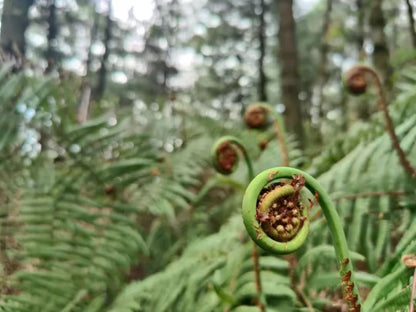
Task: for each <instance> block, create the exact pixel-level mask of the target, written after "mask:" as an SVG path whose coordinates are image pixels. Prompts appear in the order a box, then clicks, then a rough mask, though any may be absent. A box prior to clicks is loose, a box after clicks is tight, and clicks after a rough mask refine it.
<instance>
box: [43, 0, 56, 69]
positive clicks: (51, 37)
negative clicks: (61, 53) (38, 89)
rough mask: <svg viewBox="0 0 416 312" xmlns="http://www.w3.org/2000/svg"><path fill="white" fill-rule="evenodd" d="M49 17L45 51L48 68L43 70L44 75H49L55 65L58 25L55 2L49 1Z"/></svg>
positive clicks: (53, 0)
mask: <svg viewBox="0 0 416 312" xmlns="http://www.w3.org/2000/svg"><path fill="white" fill-rule="evenodd" d="M48 6H49V7H48V9H49V16H48V35H47V39H48V47H47V50H46V61H47V62H48V66H47V67H46V69H45V73H50V72H51V71H52V70H53V68H54V66H55V64H56V49H55V44H56V42H55V40H56V36H57V34H58V25H57V23H56V4H55V0H49V5H48Z"/></svg>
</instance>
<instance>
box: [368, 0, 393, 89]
mask: <svg viewBox="0 0 416 312" xmlns="http://www.w3.org/2000/svg"><path fill="white" fill-rule="evenodd" d="M371 3H372V7H371V14H370V28H371V39H372V41H373V45H374V51H373V55H372V58H373V64H374V67H375V69H376V70H377V72H378V73H379V74H380V76H381V78H382V82H383V85H384V87H385V88H386V91H388V90H389V89H390V86H391V85H390V76H391V67H390V62H389V48H388V45H387V40H386V35H385V33H384V27H385V26H386V20H385V19H384V16H383V10H382V0H373V1H372V2H371ZM387 93H388V92H387Z"/></svg>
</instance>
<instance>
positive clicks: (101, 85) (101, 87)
mask: <svg viewBox="0 0 416 312" xmlns="http://www.w3.org/2000/svg"><path fill="white" fill-rule="evenodd" d="M111 12H112V0H108V12H107V23H106V26H105V31H104V42H103V43H104V54H103V57H102V59H101V66H100V70H99V72H98V83H97V87H96V89H95V93H94V98H95V99H96V100H100V99H101V97H102V96H103V94H104V91H105V87H106V80H107V62H108V57H109V56H110V41H111V26H112V21H111Z"/></svg>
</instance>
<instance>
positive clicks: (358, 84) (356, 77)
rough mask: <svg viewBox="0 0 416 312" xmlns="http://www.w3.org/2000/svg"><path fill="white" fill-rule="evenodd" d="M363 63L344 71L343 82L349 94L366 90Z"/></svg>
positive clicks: (361, 92)
mask: <svg viewBox="0 0 416 312" xmlns="http://www.w3.org/2000/svg"><path fill="white" fill-rule="evenodd" d="M363 68H364V65H356V66H353V67H352V68H350V69H349V70H348V71H347V72H346V73H345V84H346V86H347V88H348V90H349V91H350V93H351V94H354V95H360V94H363V93H365V92H366V91H367V81H366V78H365V72H364V71H363Z"/></svg>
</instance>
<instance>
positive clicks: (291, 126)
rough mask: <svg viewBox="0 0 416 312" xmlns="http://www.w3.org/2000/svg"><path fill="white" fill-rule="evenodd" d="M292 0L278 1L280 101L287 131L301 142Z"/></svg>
mask: <svg viewBox="0 0 416 312" xmlns="http://www.w3.org/2000/svg"><path fill="white" fill-rule="evenodd" d="M292 4H293V0H278V1H277V7H278V13H279V61H280V84H281V92H282V101H283V104H284V105H285V107H286V111H285V121H286V126H287V129H288V130H289V131H291V132H293V133H295V134H296V136H297V139H299V140H300V141H301V142H302V141H303V125H302V110H301V105H300V101H299V97H298V96H299V83H300V80H299V75H298V55H297V54H298V52H297V46H296V35H295V19H294V17H293V10H292Z"/></svg>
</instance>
